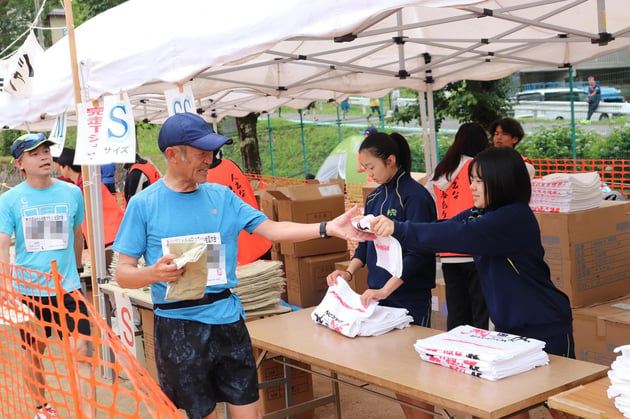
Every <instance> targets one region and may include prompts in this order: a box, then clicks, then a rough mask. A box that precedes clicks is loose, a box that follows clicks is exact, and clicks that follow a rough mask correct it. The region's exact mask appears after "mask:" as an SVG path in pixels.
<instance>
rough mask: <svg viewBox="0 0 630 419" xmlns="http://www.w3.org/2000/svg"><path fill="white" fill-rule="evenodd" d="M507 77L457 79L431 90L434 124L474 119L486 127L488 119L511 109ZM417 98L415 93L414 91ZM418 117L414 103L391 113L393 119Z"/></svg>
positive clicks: (404, 119)
mask: <svg viewBox="0 0 630 419" xmlns="http://www.w3.org/2000/svg"><path fill="white" fill-rule="evenodd" d="M510 92H511V81H510V79H509V78H503V79H499V80H490V81H475V80H461V81H457V82H453V83H449V84H447V85H446V86H445V87H444V88H443V89H441V90H438V91H436V92H434V93H433V104H434V110H435V125H436V129H439V127H440V124H441V122H442V121H443V120H444V119H445V118H446V117H450V118H454V119H457V120H458V121H459V122H462V123H463V122H477V123H479V124H481V125H482V126H483V127H484V128H487V127H488V126H489V125H490V123H491V122H492V121H494V120H495V119H498V118H502V117H505V116H506V115H507V114H508V112H509V111H510V109H511V106H510V102H509V99H508V97H509V94H510ZM416 97H417V93H416ZM419 118H420V110H419V108H418V107H417V106H405V107H402V108H400V110H399V112H397V113H395V114H394V115H393V120H394V121H397V122H402V123H408V122H410V121H412V120H414V119H419Z"/></svg>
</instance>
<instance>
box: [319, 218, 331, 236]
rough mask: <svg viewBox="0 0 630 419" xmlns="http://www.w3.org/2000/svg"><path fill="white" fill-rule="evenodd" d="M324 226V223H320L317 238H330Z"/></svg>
mask: <svg viewBox="0 0 630 419" xmlns="http://www.w3.org/2000/svg"><path fill="white" fill-rule="evenodd" d="M326 224H327V223H326V221H322V222H321V223H319V237H321V238H322V239H329V238H330V236H329V235H328V234H326Z"/></svg>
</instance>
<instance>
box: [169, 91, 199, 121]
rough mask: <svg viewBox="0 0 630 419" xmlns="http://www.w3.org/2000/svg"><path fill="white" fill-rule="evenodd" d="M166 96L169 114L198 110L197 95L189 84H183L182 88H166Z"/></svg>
mask: <svg viewBox="0 0 630 419" xmlns="http://www.w3.org/2000/svg"><path fill="white" fill-rule="evenodd" d="M164 96H165V97H166V106H167V109H168V116H173V115H175V114H176V113H183V112H190V113H195V112H196V109H195V96H194V95H193V92H192V87H190V85H189V84H187V85H185V86H183V88H181V89H180V88H177V89H169V90H166V91H164Z"/></svg>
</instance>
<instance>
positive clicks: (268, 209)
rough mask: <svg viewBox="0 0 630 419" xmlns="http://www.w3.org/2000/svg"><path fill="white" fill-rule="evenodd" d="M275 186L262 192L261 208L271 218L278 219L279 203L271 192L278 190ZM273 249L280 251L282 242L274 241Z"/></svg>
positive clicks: (273, 250)
mask: <svg viewBox="0 0 630 419" xmlns="http://www.w3.org/2000/svg"><path fill="white" fill-rule="evenodd" d="M270 186H271V185H270ZM273 186H274V187H273V188H267V190H264V191H261V192H260V210H261V211H262V212H263V213H264V214H265V215H266V216H267V218H269V219H270V220H272V221H278V204H277V202H276V198H275V197H274V195H273V194H271V193H270V192H271V191H274V190H276V188H275V185H273ZM271 251H272V252H276V253H280V243H272V244H271Z"/></svg>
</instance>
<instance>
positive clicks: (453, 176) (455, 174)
mask: <svg viewBox="0 0 630 419" xmlns="http://www.w3.org/2000/svg"><path fill="white" fill-rule="evenodd" d="M488 147H489V142H488V136H487V134H486V131H485V130H484V129H483V128H482V127H481V126H480V125H478V124H475V123H466V124H463V125H462V126H461V127H459V130H457V134H455V141H454V142H453V144H452V145H451V146H450V148H449V149H448V151H447V152H446V155H445V156H444V158H443V159H442V161H440V163H439V164H438V165H437V166H436V168H435V171H434V172H433V175H432V176H431V178H430V180H429V181H428V182H427V184H426V187H427V189H428V190H429V193H431V195H433V198H434V199H435V203H436V205H437V215H438V219H440V220H444V219H448V218H451V217H453V216H455V215H457V214H459V213H460V212H462V211H464V210H467V209H469V208H471V207H473V206H474V203H473V197H472V193H471V192H470V179H469V178H468V166H469V165H470V163H471V162H472V159H473V157H475V156H476V155H477V153H479V152H480V151H482V150H485V149H486V148H488ZM440 260H441V261H442V273H443V275H444V283H445V285H446V308H447V310H448V315H447V318H446V327H447V329H448V330H451V329H453V328H455V327H457V326H460V325H471V326H474V327H477V328H480V329H488V320H489V318H490V316H489V314H488V308H487V307H486V301H485V299H484V297H483V293H482V292H481V284H480V283H479V274H478V273H477V268H476V267H475V262H473V259H472V256H470V255H459V254H455V253H440Z"/></svg>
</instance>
